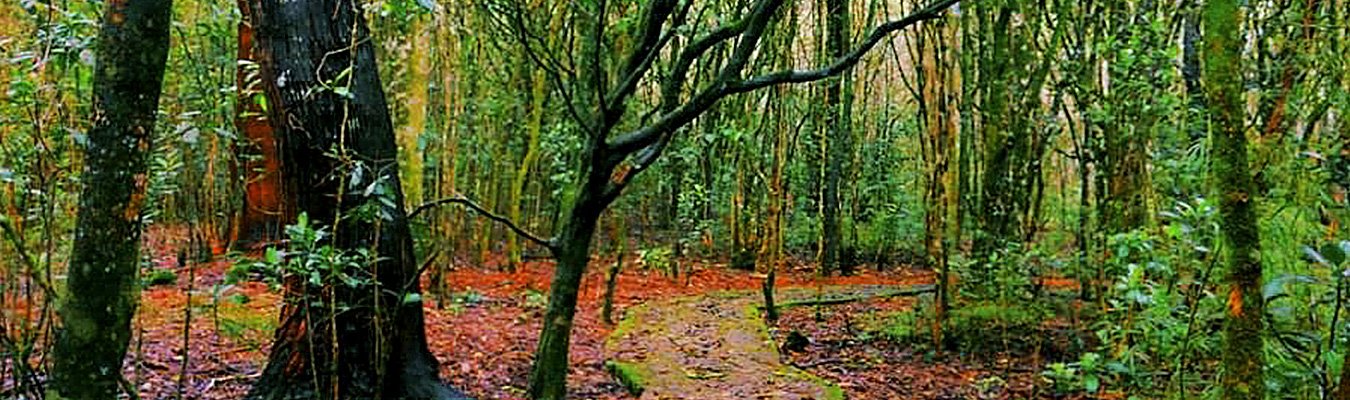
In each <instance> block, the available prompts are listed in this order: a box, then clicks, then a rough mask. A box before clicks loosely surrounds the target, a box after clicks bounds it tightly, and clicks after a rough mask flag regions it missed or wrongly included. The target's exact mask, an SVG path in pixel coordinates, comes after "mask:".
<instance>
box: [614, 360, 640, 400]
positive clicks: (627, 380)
mask: <svg viewBox="0 0 1350 400" xmlns="http://www.w3.org/2000/svg"><path fill="white" fill-rule="evenodd" d="M605 370H606V371H609V373H610V374H613V375H614V378H615V379H618V380H619V384H620V385H623V388H624V389H625V390H627V391H628V393H629V394H632V395H634V396H641V395H642V392H643V391H644V390H646V387H647V374H645V371H644V369H643V368H642V367H641V366H639V365H638V364H632V363H626V362H623V361H615V360H609V361H605Z"/></svg>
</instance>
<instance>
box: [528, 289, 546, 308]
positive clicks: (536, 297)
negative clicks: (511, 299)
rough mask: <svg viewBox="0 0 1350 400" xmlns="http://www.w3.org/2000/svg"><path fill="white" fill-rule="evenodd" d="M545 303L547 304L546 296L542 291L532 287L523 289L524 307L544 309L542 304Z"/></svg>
mask: <svg viewBox="0 0 1350 400" xmlns="http://www.w3.org/2000/svg"><path fill="white" fill-rule="evenodd" d="M547 305H548V296H546V295H544V293H543V292H540V291H538V290H534V289H529V290H526V291H525V305H524V307H525V308H526V309H532V310H542V309H544V306H547Z"/></svg>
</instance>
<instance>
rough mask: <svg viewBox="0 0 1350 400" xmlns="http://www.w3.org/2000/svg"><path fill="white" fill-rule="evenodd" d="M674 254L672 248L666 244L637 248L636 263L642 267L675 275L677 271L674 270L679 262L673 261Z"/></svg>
mask: <svg viewBox="0 0 1350 400" xmlns="http://www.w3.org/2000/svg"><path fill="white" fill-rule="evenodd" d="M674 254H675V253H674V250H672V249H671V248H670V247H668V246H662V247H653V248H649V249H642V250H638V265H641V266H642V269H648V270H656V271H660V272H661V273H664V274H667V275H675V274H677V273H678V272H679V271H676V270H675V269H676V268H679V263H677V262H675V260H674V257H673V256H674Z"/></svg>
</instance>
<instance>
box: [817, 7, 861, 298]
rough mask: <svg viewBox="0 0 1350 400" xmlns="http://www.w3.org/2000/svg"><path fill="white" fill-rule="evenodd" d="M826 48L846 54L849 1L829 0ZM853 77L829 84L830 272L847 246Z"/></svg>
mask: <svg viewBox="0 0 1350 400" xmlns="http://www.w3.org/2000/svg"><path fill="white" fill-rule="evenodd" d="M824 6H825V13H826V17H825V26H826V28H825V29H826V39H825V47H826V49H825V51H826V55H827V57H829V58H830V59H835V58H838V57H841V56H843V55H844V52H846V51H848V48H849V44H848V42H849V36H848V35H849V32H850V31H851V28H850V25H851V23H852V19H851V18H850V15H849V10H848V3H847V2H845V1H844V0H825V4H824ZM852 92H853V90H852V79H849V75H848V74H847V73H845V74H842V75H840V76H839V77H838V78H834V79H832V80H830V81H829V83H828V84H827V85H826V86H825V110H826V114H825V121H824V124H825V129H826V130H827V132H826V134H825V138H824V140H822V145H824V146H826V149H827V151H826V153H827V154H826V156H825V157H826V159H827V161H826V167H825V182H824V187H823V188H822V190H821V197H822V199H821V247H820V267H821V271H822V272H823V273H825V274H826V275H828V274H831V273H834V272H835V271H839V272H841V273H844V272H847V271H844V270H842V269H841V268H840V267H841V265H840V248H841V247H843V233H842V232H841V229H840V222H839V219H840V217H839V209H840V204H839V203H840V202H841V199H840V195H839V193H840V190H839V181H840V180H842V177H843V173H844V170H845V168H846V166H845V164H847V163H848V161H849V160H848V159H849V155H850V149H851V148H852V145H853V140H852V136H853V132H852V129H850V127H851V124H852V113H853V107H852V106H853V94H852Z"/></svg>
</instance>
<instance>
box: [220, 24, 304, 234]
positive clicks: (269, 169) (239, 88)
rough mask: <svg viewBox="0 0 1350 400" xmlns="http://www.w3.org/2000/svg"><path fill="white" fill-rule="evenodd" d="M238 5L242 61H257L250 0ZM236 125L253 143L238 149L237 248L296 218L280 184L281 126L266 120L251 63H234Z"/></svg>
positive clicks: (232, 228)
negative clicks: (240, 191)
mask: <svg viewBox="0 0 1350 400" xmlns="http://www.w3.org/2000/svg"><path fill="white" fill-rule="evenodd" d="M238 3H239V9H240V10H242V11H243V12H241V14H242V15H243V16H244V18H242V19H240V21H239V25H238V26H239V27H238V43H239V49H238V50H237V54H238V56H237V58H238V61H246V60H247V61H250V62H253V61H256V58H255V57H254V55H253V41H254V31H253V21H250V20H249V19H248V16H249V15H250V14H252V13H250V12H248V11H247V10H248V7H249V5H248V1H247V0H240V1H239V2H238ZM235 68H236V70H235V81H234V82H235V91H236V94H237V96H238V100H237V101H236V102H235V113H236V115H235V122H234V124H235V128H236V129H238V130H239V131H240V132H243V133H244V137H245V138H246V139H247V141H246V142H247V143H249V144H248V145H245V148H244V149H238V150H236V153H237V155H238V156H237V158H241V159H242V161H239V162H238V163H239V164H236V167H237V168H242V170H241V171H236V173H237V174H238V175H237V176H243V177H244V198H243V204H242V205H241V206H240V209H239V211H238V214H237V215H236V216H235V222H234V224H233V227H231V233H230V245H231V246H232V247H235V248H257V247H262V246H265V245H267V244H270V243H273V242H275V241H277V240H280V239H281V232H282V227H283V226H284V225H285V224H286V221H291V220H294V213H290V212H287V209H286V202H287V200H288V199H290V198H291V196H290V195H289V194H287V193H284V191H283V186H282V184H281V157H280V155H279V154H277V138H276V131H275V130H274V129H272V124H271V122H270V121H269V120H268V119H267V111H266V110H264V109H263V106H262V104H263V103H262V102H260V100H259V99H258V98H257V97H256V96H260V95H262V87H261V84H262V82H261V81H259V77H258V75H257V71H256V70H254V69H253V68H252V67H250V66H249V65H247V64H244V63H242V62H241V63H238V65H237V66H236V67H235Z"/></svg>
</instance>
